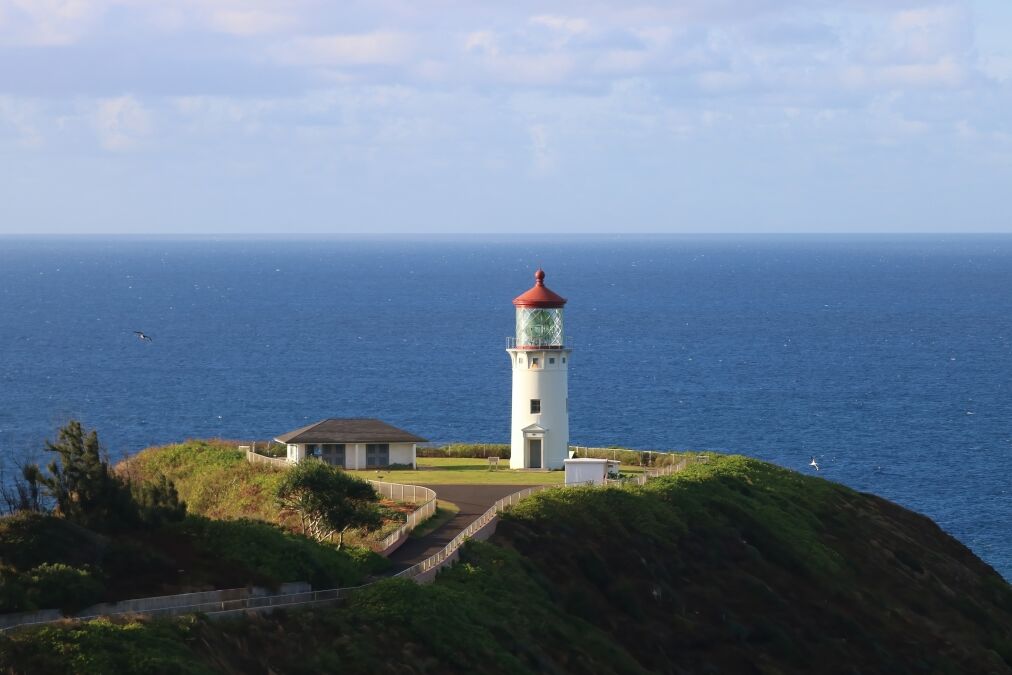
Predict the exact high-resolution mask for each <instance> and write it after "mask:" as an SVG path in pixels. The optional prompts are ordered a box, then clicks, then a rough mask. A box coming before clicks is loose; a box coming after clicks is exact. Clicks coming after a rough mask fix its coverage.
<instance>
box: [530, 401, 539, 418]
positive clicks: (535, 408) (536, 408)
mask: <svg viewBox="0 0 1012 675" xmlns="http://www.w3.org/2000/svg"><path fill="white" fill-rule="evenodd" d="M531 414H532V415H540V414H541V399H540V398H532V399H531Z"/></svg>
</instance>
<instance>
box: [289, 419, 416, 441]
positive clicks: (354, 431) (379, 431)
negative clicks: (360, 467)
mask: <svg viewBox="0 0 1012 675" xmlns="http://www.w3.org/2000/svg"><path fill="white" fill-rule="evenodd" d="M275 440H277V441H278V442H279V443H425V442H426V440H425V439H424V438H422V437H421V436H415V435H414V434H412V433H408V432H407V431H404V430H403V429H398V428H397V427H394V426H390V425H389V424H387V423H386V422H382V421H380V420H374V419H368V418H364V417H351V418H343V419H329V420H320V421H319V422H314V423H313V424H310V425H309V426H308V427H302V428H301V429H296V430H295V431H289V432H288V433H287V434H282V435H280V436H278V437H277V438H276V439H275Z"/></svg>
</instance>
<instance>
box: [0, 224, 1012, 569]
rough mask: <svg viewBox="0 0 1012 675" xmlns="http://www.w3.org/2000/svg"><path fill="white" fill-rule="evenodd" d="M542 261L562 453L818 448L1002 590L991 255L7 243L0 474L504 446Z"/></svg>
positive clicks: (2, 268)
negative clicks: (958, 549)
mask: <svg viewBox="0 0 1012 675" xmlns="http://www.w3.org/2000/svg"><path fill="white" fill-rule="evenodd" d="M539 265H540V266H543V267H544V269H545V271H546V274H547V277H546V279H545V283H546V285H548V286H549V287H550V288H551V289H552V290H554V291H556V292H558V293H560V294H561V295H563V296H565V297H566V298H568V300H569V303H568V304H567V306H566V323H567V325H566V333H567V334H568V335H569V336H570V337H571V342H570V344H571V346H572V347H573V355H572V361H571V367H570V423H571V436H572V438H571V442H572V443H573V444H577V445H589V446H608V445H618V446H624V447H632V448H641V449H653V450H685V449H692V450H696V449H712V450H718V451H721V452H734V453H741V454H745V455H750V456H754V457H758V458H761V459H764V460H769V461H772V462H775V463H777V464H780V465H782V466H785V467H788V468H791V469H795V470H798V471H801V472H809V473H810V472H813V469H812V468H811V467H809V466H808V463H809V461H810V460H811V458H812V457H813V456H814V457H816V458H817V459H818V463H819V465H820V467H821V471H820V472H819V473H818V475H819V476H821V477H823V478H827V479H829V480H834V481H839V482H841V483H844V484H846V485H849V486H851V487H854V488H856V489H858V490H862V491H867V492H874V493H876V494H879V495H882V496H884V497H886V498H888V499H891V500H893V501H896V502H898V503H900V504H902V505H904V506H906V507H908V508H911V509H914V510H916V511H919V512H921V513H924V514H926V515H928V516H930V517H931V518H933V519H935V520H936V521H937V522H938V523H939V524H940V525H941V526H942V527H943V528H944V529H945V530H946V531H948V532H949V533H951V534H953V535H954V536H956V537H957V538H959V539H960V540H961V541H963V542H964V543H965V544H967V545H968V546H969V547H970V548H971V549H973V550H974V551H975V552H976V553H977V554H978V555H979V556H980V557H982V558H983V559H984V560H986V561H987V562H989V563H990V564H991V565H992V566H994V567H995V569H997V570H998V571H999V572H1001V573H1002V574H1003V575H1004V576H1005V578H1006V579H1012V491H1010V483H1012V481H1010V478H1009V473H1008V472H1009V469H1008V467H1009V465H1010V464H1012V429H1010V421H1012V397H1010V394H1012V392H1010V390H1009V383H1010V381H1012V359H1010V356H1012V352H1010V344H1012V340H1010V338H1012V237H1002V236H983V235H982V236H879V237H870V236H808V237H798V236H763V237H759V236H754V237H746V236H738V237H731V236H727V237H708V236H679V237H632V236H608V237H564V236H557V235H556V236H538V235H531V234H517V235H514V236H507V235H502V236H497V237H480V238H467V239H465V238H451V237H420V236H409V237H400V238H381V237H375V238H329V239H319V240H312V239H299V238H290V239H287V240H280V239H274V240H272V239H212V238H205V239H189V240H187V239H169V238H164V239H159V238H119V239H113V238H15V237H6V238H0V317H2V318H3V327H2V329H0V383H2V386H0V457H2V458H3V459H4V460H6V461H7V463H8V466H10V465H11V464H12V463H13V462H16V461H21V460H24V459H26V458H36V459H40V458H42V455H43V454H44V453H42V452H41V449H42V448H43V446H44V442H45V440H46V439H47V438H54V437H55V435H56V432H57V430H58V428H59V427H60V426H61V425H63V424H64V423H65V422H66V421H67V420H68V419H71V418H75V419H80V420H82V421H83V422H84V423H85V424H86V425H87V426H88V427H89V428H95V429H97V430H98V432H99V436H100V439H101V441H102V442H103V445H104V446H105V447H106V448H107V449H108V452H109V454H110V456H111V457H112V458H113V459H116V458H119V457H122V456H124V455H126V454H129V453H133V452H136V451H137V450H140V449H142V448H144V447H147V446H149V445H153V444H162V443H169V442H173V441H180V440H183V439H187V438H200V437H211V436H216V437H223V438H229V439H238V440H243V439H246V440H253V439H265V438H269V437H272V436H274V435H277V434H280V433H283V432H285V431H289V430H291V429H293V428H296V427H299V426H302V425H304V424H307V423H309V422H311V421H315V420H317V419H321V418H324V417H353V416H367V417H378V418H381V419H383V420H386V421H388V422H390V423H392V424H394V425H397V426H402V427H404V428H406V429H408V430H410V431H413V432H415V433H418V434H420V435H422V436H424V437H426V438H429V439H431V440H432V441H437V442H446V441H476V442H477V441H483V442H507V441H508V439H509V422H510V420H509V415H510V368H509V362H508V360H507V357H506V354H505V352H504V349H505V347H506V337H507V336H509V335H511V333H512V330H513V307H512V305H511V300H512V299H513V297H515V296H516V295H518V294H520V293H521V292H523V291H525V290H526V289H528V288H529V287H530V286H531V285H532V283H533V276H532V275H533V272H534V270H535V269H536V268H537V267H538V266H539ZM135 330H139V331H143V332H145V333H147V334H149V335H151V336H152V338H153V340H152V341H151V342H143V341H141V340H139V339H138V338H137V337H136V336H135V335H134V334H133V331H135Z"/></svg>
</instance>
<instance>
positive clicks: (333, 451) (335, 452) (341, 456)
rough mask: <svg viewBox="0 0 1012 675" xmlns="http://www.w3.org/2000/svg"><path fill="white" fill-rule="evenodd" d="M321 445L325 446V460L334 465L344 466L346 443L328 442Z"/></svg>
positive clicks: (323, 457)
mask: <svg viewBox="0 0 1012 675" xmlns="http://www.w3.org/2000/svg"><path fill="white" fill-rule="evenodd" d="M321 447H322V448H323V454H322V459H323V461H324V462H326V463H327V464H333V465H334V466H344V461H345V452H344V443H327V444H326V445H323V446H321Z"/></svg>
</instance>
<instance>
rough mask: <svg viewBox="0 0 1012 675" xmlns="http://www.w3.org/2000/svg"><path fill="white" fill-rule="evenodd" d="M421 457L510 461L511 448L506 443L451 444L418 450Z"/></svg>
mask: <svg viewBox="0 0 1012 675" xmlns="http://www.w3.org/2000/svg"><path fill="white" fill-rule="evenodd" d="M417 455H418V456H419V457H472V458H482V459H484V458H486V457H499V458H501V459H509V456H510V446H509V445H508V444H505V443H450V444H448V445H443V446H440V447H436V448H418V453H417Z"/></svg>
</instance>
